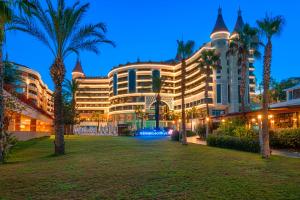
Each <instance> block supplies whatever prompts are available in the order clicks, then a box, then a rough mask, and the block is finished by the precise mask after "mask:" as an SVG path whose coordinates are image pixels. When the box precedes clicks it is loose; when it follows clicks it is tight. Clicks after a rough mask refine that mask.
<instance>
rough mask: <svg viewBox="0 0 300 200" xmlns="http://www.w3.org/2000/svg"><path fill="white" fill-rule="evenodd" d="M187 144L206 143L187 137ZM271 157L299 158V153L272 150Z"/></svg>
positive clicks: (195, 137) (196, 138)
mask: <svg viewBox="0 0 300 200" xmlns="http://www.w3.org/2000/svg"><path fill="white" fill-rule="evenodd" d="M187 142H188V143H192V144H201V145H207V144H206V141H203V140H199V139H198V136H193V137H188V138H187ZM272 155H277V156H285V157H289V158H300V152H292V151H288V150H285V149H280V150H278V149H272Z"/></svg>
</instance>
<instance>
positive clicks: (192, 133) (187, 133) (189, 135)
mask: <svg viewBox="0 0 300 200" xmlns="http://www.w3.org/2000/svg"><path fill="white" fill-rule="evenodd" d="M195 135H197V134H196V133H195V132H194V131H190V130H189V131H186V137H192V136H195Z"/></svg>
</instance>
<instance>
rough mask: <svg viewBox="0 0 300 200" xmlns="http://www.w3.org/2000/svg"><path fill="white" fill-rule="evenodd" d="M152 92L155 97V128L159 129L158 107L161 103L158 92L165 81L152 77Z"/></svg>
mask: <svg viewBox="0 0 300 200" xmlns="http://www.w3.org/2000/svg"><path fill="white" fill-rule="evenodd" d="M152 79H153V81H152V84H153V92H154V93H155V94H156V96H155V128H156V129H159V105H160V103H161V96H160V92H161V90H162V87H163V85H164V82H165V80H164V79H163V78H162V77H159V76H153V77H152Z"/></svg>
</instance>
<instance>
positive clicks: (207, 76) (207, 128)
mask: <svg viewBox="0 0 300 200" xmlns="http://www.w3.org/2000/svg"><path fill="white" fill-rule="evenodd" d="M209 69H210V68H209V67H208V66H207V68H206V80H205V91H204V98H205V105H206V117H207V119H206V120H205V121H206V126H205V127H206V130H205V138H207V137H208V135H209V123H210V120H209V106H208V90H209V78H210V70H209Z"/></svg>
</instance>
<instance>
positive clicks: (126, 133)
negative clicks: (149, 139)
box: [120, 128, 135, 136]
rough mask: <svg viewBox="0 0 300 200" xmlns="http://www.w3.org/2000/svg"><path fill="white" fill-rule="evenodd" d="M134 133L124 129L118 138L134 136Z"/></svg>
mask: <svg viewBox="0 0 300 200" xmlns="http://www.w3.org/2000/svg"><path fill="white" fill-rule="evenodd" d="M134 134H135V132H134V131H131V130H129V129H127V128H126V129H124V130H123V131H122V133H121V134H120V136H134Z"/></svg>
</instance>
